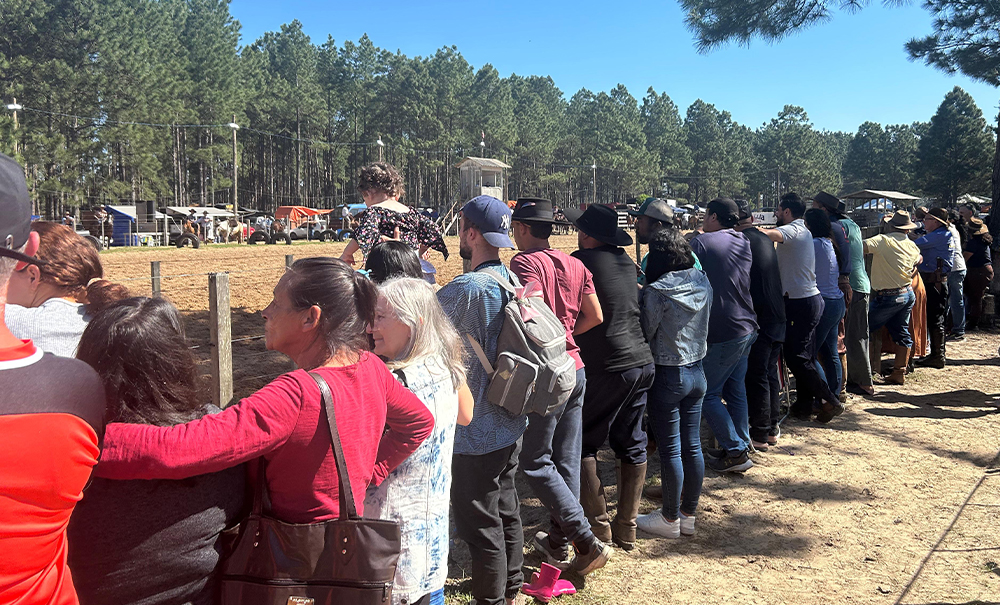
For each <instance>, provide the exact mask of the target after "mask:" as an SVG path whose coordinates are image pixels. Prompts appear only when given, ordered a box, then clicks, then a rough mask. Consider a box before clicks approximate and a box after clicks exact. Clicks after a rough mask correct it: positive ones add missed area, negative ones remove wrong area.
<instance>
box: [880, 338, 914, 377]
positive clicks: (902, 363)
mask: <svg viewBox="0 0 1000 605" xmlns="http://www.w3.org/2000/svg"><path fill="white" fill-rule="evenodd" d="M909 356H910V350H909V349H907V348H905V347H899V346H897V347H896V360H895V361H894V362H893V364H892V375H891V376H889V377H888V378H886V379H885V382H886V384H898V385H903V384H904V383H905V382H906V361H907V359H908V358H909Z"/></svg>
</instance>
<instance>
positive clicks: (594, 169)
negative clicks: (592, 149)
mask: <svg viewBox="0 0 1000 605" xmlns="http://www.w3.org/2000/svg"><path fill="white" fill-rule="evenodd" d="M590 169H591V170H593V171H594V203H595V204H596V203H597V160H594V163H593V164H591V165H590Z"/></svg>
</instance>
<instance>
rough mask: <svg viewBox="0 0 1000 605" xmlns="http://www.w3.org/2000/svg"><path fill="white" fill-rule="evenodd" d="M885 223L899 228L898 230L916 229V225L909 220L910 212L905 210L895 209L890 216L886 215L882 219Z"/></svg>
mask: <svg viewBox="0 0 1000 605" xmlns="http://www.w3.org/2000/svg"><path fill="white" fill-rule="evenodd" d="M882 220H883V222H885V224H886V225H889V226H890V227H894V228H896V229H899V230H900V231H909V230H910V229H916V228H917V226H916V225H914V224H913V221H911V220H910V213H909V212H907V211H906V210H897V211H896V212H895V214H893V215H892V216H887V217H885V218H884V219H882Z"/></svg>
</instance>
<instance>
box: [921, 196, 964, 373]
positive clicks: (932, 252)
mask: <svg viewBox="0 0 1000 605" xmlns="http://www.w3.org/2000/svg"><path fill="white" fill-rule="evenodd" d="M949 222H950V221H949V219H948V211H947V210H945V209H944V208H934V209H932V210H930V211H929V212H928V213H927V215H926V216H925V217H924V229H925V230H926V231H927V234H926V235H924V236H922V237H920V238H917V240H916V241H915V242H914V243H915V244H916V245H917V247H918V248H920V255H921V256H922V257H923V260H922V261H921V263H920V266H919V267H918V269H919V271H920V278H921V279H922V280H923V282H924V287H925V288H926V289H927V334H928V336H930V340H931V352H930V355H928V356H926V357H924V358H922V359H920V360H918V361H917V365H920V366H924V367H931V368H937V369H941V368H943V367H944V366H945V363H946V359H947V345H946V344H945V318H946V316H947V315H948V312H949V310H950V309H949V304H948V300H949V299H948V274H949V273H951V270H952V268H953V266H954V265H953V262H954V259H955V248H957V247H958V243H957V242H956V241H955V239H954V237H953V236H952V234H951V230H950V229H948V225H949Z"/></svg>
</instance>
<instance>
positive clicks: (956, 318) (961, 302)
mask: <svg viewBox="0 0 1000 605" xmlns="http://www.w3.org/2000/svg"><path fill="white" fill-rule="evenodd" d="M967 272H968V270H965V271H952V272H950V273H949V274H948V306H949V307H951V333H952V334H965V291H964V285H965V274H966V273H967Z"/></svg>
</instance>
